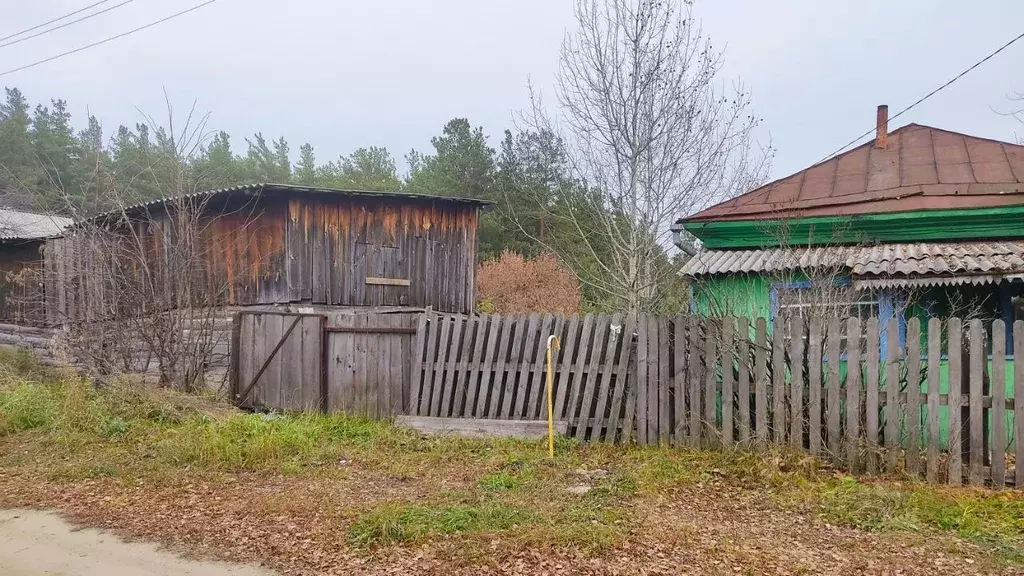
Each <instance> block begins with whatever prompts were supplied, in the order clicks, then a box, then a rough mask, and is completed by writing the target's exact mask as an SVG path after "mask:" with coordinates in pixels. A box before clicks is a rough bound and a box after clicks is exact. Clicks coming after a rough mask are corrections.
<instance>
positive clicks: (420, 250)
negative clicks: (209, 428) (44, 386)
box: [44, 193, 479, 323]
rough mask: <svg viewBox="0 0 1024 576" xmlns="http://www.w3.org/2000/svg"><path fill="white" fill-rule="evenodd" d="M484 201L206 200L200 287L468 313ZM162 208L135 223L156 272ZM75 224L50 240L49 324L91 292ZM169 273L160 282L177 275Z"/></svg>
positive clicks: (166, 221) (164, 225) (270, 299)
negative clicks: (160, 210) (480, 202)
mask: <svg viewBox="0 0 1024 576" xmlns="http://www.w3.org/2000/svg"><path fill="white" fill-rule="evenodd" d="M478 210H479V207H478V206H476V205H473V204H466V203H460V202H448V201H444V200H436V199H410V198H408V197H387V196H381V197H367V196H343V195H337V194H316V193H305V194H298V193H296V194H291V195H289V196H284V195H272V196H266V197H250V198H248V199H247V200H246V201H244V202H242V201H234V202H233V203H232V202H226V203H222V204H214V203H211V204H210V205H208V207H207V210H206V212H207V213H208V214H206V215H204V217H203V220H202V222H201V224H200V225H199V226H198V227H197V228H198V230H199V236H200V238H201V243H202V246H203V247H204V248H203V251H202V260H203V264H202V266H200V267H198V268H197V270H196V272H195V274H197V275H198V276H200V277H201V278H200V281H199V282H198V283H197V284H199V285H203V286H206V287H207V288H206V289H207V291H208V292H209V293H210V294H211V295H214V296H216V299H217V300H218V301H219V303H220V304H222V305H232V306H249V305H259V304H283V303H298V302H304V303H311V304H322V305H330V306H411V307H418V308H426V307H433V308H434V309H435V310H440V311H448V312H468V311H470V309H471V308H472V305H473V299H474V291H475V286H474V281H475V270H476V253H477V220H478ZM172 220H173V219H172V218H171V217H169V216H167V215H166V213H156V214H154V216H153V218H152V219H151V220H149V221H145V222H143V223H141V224H139V225H138V227H137V232H138V233H139V234H140V235H141V237H142V238H143V239H144V242H145V246H146V248H145V250H146V251H147V254H149V255H150V256H149V257H148V258H147V261H148V262H149V263H150V264H151V265H152V266H153V269H154V270H161V269H162V268H161V262H162V260H164V259H165V255H166V254H167V253H168V251H169V249H168V247H167V246H166V244H167V243H168V240H167V239H168V238H174V237H175V234H176V233H177V232H176V231H175V229H174V227H175V223H174V222H173V221H172ZM84 242H85V241H84V240H83V239H80V238H79V236H78V235H76V234H74V233H68V234H67V235H66V236H65V238H61V239H54V240H51V241H49V242H48V243H47V246H46V248H45V250H44V253H45V259H46V269H47V272H46V279H45V285H46V302H47V312H48V319H49V321H50V322H52V323H58V322H62V321H69V320H70V321H73V320H74V319H77V318H80V317H82V316H83V315H84V314H85V312H84V310H86V309H88V308H90V307H92V308H95V306H94V305H93V304H92V303H89V302H87V301H86V300H87V299H88V298H89V296H88V294H90V293H95V292H96V291H95V290H93V291H91V292H90V291H89V290H85V289H83V286H85V285H88V284H89V283H90V282H91V283H96V282H103V281H104V279H102V278H100V279H95V278H92V277H91V271H93V270H95V269H96V264H95V260H96V258H98V257H102V255H99V256H98V255H96V254H94V253H93V252H95V250H92V251H90V250H83V249H81V248H82V244H83V243H84ZM171 268H172V267H168V270H170V271H169V272H165V275H166V276H167V277H166V278H165V279H163V280H162V281H163V282H168V283H174V282H180V278H176V277H175V273H174V272H173V270H172V269H171Z"/></svg>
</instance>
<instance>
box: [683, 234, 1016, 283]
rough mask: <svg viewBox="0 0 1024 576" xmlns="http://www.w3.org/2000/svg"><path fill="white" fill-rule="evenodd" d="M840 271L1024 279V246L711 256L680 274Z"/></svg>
mask: <svg viewBox="0 0 1024 576" xmlns="http://www.w3.org/2000/svg"><path fill="white" fill-rule="evenodd" d="M829 267H834V268H842V269H844V270H847V271H849V273H850V274H852V275H853V276H855V277H865V276H886V277H890V276H899V277H916V276H951V275H961V276H962V275H968V276H970V275H993V276H1005V275H1016V274H1024V240H1019V241H1012V240H1010V241H999V242H956V243H912V244H879V245H877V246H868V247H858V246H830V247H810V248H769V249H764V250H710V251H705V252H701V253H698V254H697V255H696V256H694V257H693V258H691V259H690V260H689V261H688V262H687V263H686V264H685V265H684V266H683V269H682V273H683V274H685V275H687V276H701V275H707V274H731V273H743V272H782V271H787V270H800V269H804V270H810V269H821V268H829Z"/></svg>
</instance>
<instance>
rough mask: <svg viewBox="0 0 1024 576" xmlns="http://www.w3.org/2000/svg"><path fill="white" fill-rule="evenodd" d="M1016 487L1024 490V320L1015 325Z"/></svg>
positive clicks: (1014, 418) (1014, 421)
mask: <svg viewBox="0 0 1024 576" xmlns="http://www.w3.org/2000/svg"><path fill="white" fill-rule="evenodd" d="M1013 397H1014V400H1015V403H1014V407H1013V410H1014V417H1013V423H1014V436H1013V438H1014V449H1015V450H1014V456H1015V462H1016V470H1017V471H1016V476H1015V478H1014V486H1016V488H1017V489H1018V490H1021V489H1024V320H1017V321H1015V322H1014V323H1013Z"/></svg>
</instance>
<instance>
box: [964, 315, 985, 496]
mask: <svg viewBox="0 0 1024 576" xmlns="http://www.w3.org/2000/svg"><path fill="white" fill-rule="evenodd" d="M969 330H970V331H969V337H970V348H971V358H970V370H971V382H970V395H971V400H970V404H969V406H968V408H969V409H970V412H969V413H970V416H969V417H968V433H969V436H970V456H969V467H968V470H967V481H968V482H969V483H970V484H971V485H973V486H981V485H983V484H984V483H985V478H984V476H982V473H981V466H982V464H983V457H984V448H985V447H984V445H983V442H984V440H983V437H982V435H983V434H984V433H985V430H984V427H983V425H982V424H983V422H982V419H983V413H984V408H983V407H982V405H981V397H982V396H983V384H984V378H985V338H984V334H983V331H984V329H983V328H982V326H981V320H979V319H977V318H975V319H974V320H971V323H970V327H969Z"/></svg>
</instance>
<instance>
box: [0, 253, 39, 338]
mask: <svg viewBox="0 0 1024 576" xmlns="http://www.w3.org/2000/svg"><path fill="white" fill-rule="evenodd" d="M42 246H43V241H42V240H25V241H7V242H3V243H0V319H2V320H4V321H7V322H13V323H16V324H24V325H35V324H40V323H42V322H43V320H44V318H45V315H46V312H45V310H44V303H43V299H42V297H41V296H42V294H41V292H40V290H39V286H38V283H37V282H36V281H35V278H33V277H30V276H25V275H23V274H22V271H23V270H25V269H26V268H29V269H30V273H31V271H33V270H36V269H39V268H40V267H41V266H42V258H43V256H42V253H41V248H42Z"/></svg>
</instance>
